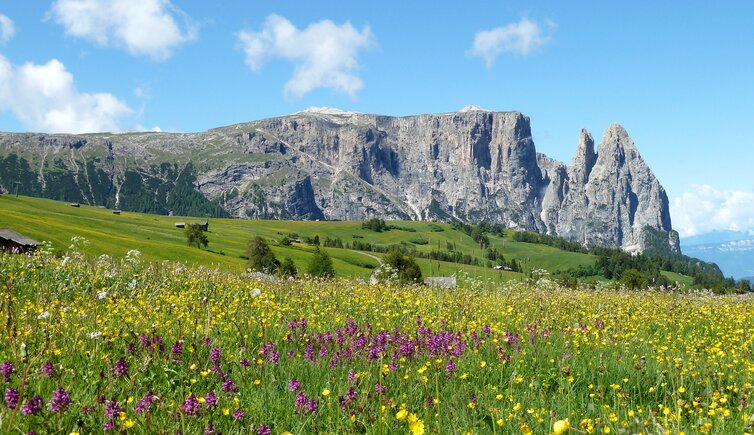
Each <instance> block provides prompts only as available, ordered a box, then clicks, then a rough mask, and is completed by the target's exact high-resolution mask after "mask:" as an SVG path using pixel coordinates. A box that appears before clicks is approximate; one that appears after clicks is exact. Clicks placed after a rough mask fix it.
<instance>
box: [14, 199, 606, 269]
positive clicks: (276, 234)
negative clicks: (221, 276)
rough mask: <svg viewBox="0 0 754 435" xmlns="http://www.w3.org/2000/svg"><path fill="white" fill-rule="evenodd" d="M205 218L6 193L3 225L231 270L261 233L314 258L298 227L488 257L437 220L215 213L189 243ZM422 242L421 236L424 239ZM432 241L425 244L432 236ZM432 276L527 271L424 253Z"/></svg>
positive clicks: (536, 248)
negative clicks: (377, 228) (381, 225)
mask: <svg viewBox="0 0 754 435" xmlns="http://www.w3.org/2000/svg"><path fill="white" fill-rule="evenodd" d="M197 220H204V218H191V217H179V216H159V215H149V214H141V213H131V212H123V213H122V214H121V215H114V214H113V213H112V211H111V210H107V209H101V208H97V207H90V206H86V205H81V207H79V208H75V207H71V206H69V205H68V204H67V203H64V202H59V201H52V200H47V199H40V198H31V197H23V196H21V197H18V198H16V197H15V196H13V195H1V196H0V228H10V229H13V230H15V231H18V232H20V233H22V234H24V235H27V236H29V237H32V238H34V239H37V240H40V241H42V240H48V241H50V242H52V244H53V247H54V248H55V249H57V250H61V251H64V250H66V249H67V247H68V246H69V245H70V240H71V237H73V236H81V237H84V238H86V239H88V240H89V242H90V243H89V245H88V246H87V247H86V253H87V254H91V255H101V254H108V255H112V256H115V257H123V256H125V255H126V253H127V252H128V251H129V250H131V249H137V250H139V251H140V252H141V254H142V257H143V258H144V259H147V260H150V261H161V260H172V261H180V262H185V263H188V264H197V265H210V266H219V267H221V268H223V269H226V270H235V271H238V270H243V269H244V267H245V264H246V260H245V259H244V258H242V256H243V255H245V251H246V244H247V242H248V240H249V239H251V238H252V237H254V236H256V235H260V236H262V237H265V238H266V239H268V240H270V241H272V242H273V243H272V249H273V251H274V252H275V255H276V256H277V257H278V258H280V259H281V260H282V259H283V258H285V257H291V259H293V261H294V262H295V264H296V266H297V267H298V268H299V270H303V269H304V268H305V267H306V265H307V264H308V262H309V260H310V258H311V255H312V254H311V253H312V251H313V247H311V246H308V245H306V244H301V243H294V244H293V245H291V246H283V245H281V244H279V243H278V241H279V240H280V239H281V238H282V237H283V235H286V234H292V233H295V234H297V235H298V237H299V238H301V239H303V238H306V237H314V236H319V238H320V240H321V241H322V242H324V239H325V237H330V238H333V239H334V238H340V239H342V240H343V241H344V242H352V241H354V240H359V241H362V242H369V243H374V244H377V245H382V246H388V245H393V244H396V245H401V244H402V245H404V246H407V247H412V248H415V249H416V250H417V251H419V252H429V251H431V250H437V249H439V250H445V249H446V246H447V244H448V243H452V244H455V249H456V250H458V251H460V252H462V253H464V254H470V255H471V256H473V257H476V258H479V259H480V260H482V264H486V260H484V259H483V254H484V252H483V250H481V249H480V248H479V245H478V244H476V243H475V242H474V241H473V240H472V239H471V238H470V237H469V236H467V235H466V234H464V233H463V232H460V231H456V230H454V229H453V228H452V227H451V226H450V225H448V224H443V223H431V222H411V221H392V222H390V224H391V225H394V226H396V227H399V229H394V230H390V231H385V232H380V233H377V232H374V231H371V230H364V229H362V228H361V222H360V221H353V222H312V221H273V220H264V221H250V220H238V219H211V220H210V227H209V232H208V234H207V235H208V238H209V241H210V244H209V246H208V249H205V250H199V249H196V248H192V247H189V246H187V245H186V239H185V236H184V233H183V230H181V229H178V228H175V223H176V222H187V223H188V222H192V221H197ZM417 242H419V243H417ZM425 242H426V243H425ZM490 242H491V244H492V246H494V247H496V248H497V249H498V250H499V251H500V252H502V253H503V255H504V256H505V258H506V259H515V260H518V261H519V262H520V263H521V264H522V265H523V266H525V267H526V268H539V269H546V270H548V271H551V272H554V271H557V270H563V269H568V268H570V267H576V266H578V265H582V264H583V265H591V264H593V263H594V261H595V257H594V256H591V255H586V254H578V253H572V252H565V251H561V250H558V249H556V248H552V247H549V246H544V245H535V244H530V243H520V242H514V241H512V240H510V239H509V238H507V237H506V238H500V237H495V236H491V237H490ZM324 249H325V250H326V251H327V252H328V254H329V255H330V256H331V257H332V258H333V261H334V265H335V268H336V271H337V273H338V274H339V275H342V276H351V277H358V278H368V277H369V276H370V275H371V273H372V270H373V269H374V268H376V267H378V266H379V263H378V261H377V260H376V259H374V258H373V257H374V256H377V257H380V256H381V254H379V253H371V252H369V253H365V252H360V251H354V250H350V249H338V248H324ZM418 262H419V265H420V267H421V269H422V273H423V274H424V275H425V276H438V275H439V276H447V275H451V274H454V273H455V274H463V273H464V272H465V273H468V274H470V275H472V276H474V277H476V278H477V279H484V280H489V281H492V282H502V281H506V280H510V279H520V278H521V276H522V275H521V274H518V273H511V272H501V271H495V270H492V269H489V268H487V267H478V266H470V265H464V264H457V263H448V262H441V261H434V260H425V259H421V258H419V259H418Z"/></svg>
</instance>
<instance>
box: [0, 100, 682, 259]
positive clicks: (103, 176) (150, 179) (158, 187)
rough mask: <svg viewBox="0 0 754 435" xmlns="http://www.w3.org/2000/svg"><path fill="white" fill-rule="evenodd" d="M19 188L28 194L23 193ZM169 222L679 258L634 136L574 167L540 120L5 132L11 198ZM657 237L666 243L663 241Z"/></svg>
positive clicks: (585, 154) (337, 115)
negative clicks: (439, 237) (295, 225)
mask: <svg viewBox="0 0 754 435" xmlns="http://www.w3.org/2000/svg"><path fill="white" fill-rule="evenodd" d="M17 181H20V184H15V183H16V182H17ZM16 188H18V189H19V191H20V192H21V193H23V194H26V195H32V196H42V197H48V198H53V199H61V200H65V201H72V202H81V203H87V204H92V205H104V206H108V207H118V208H122V209H125V210H134V211H143V212H152V213H162V214H170V213H172V214H193V215H198V214H211V215H220V216H223V215H227V216H232V217H238V218H269V219H281V218H286V219H312V220H314V219H320V220H358V219H366V218H371V217H380V218H383V219H412V220H443V221H447V220H452V219H459V220H461V221H465V222H480V221H487V222H494V223H502V224H505V225H506V226H509V227H512V228H516V229H526V230H531V231H537V232H542V233H547V234H550V235H553V236H559V237H564V238H567V239H569V240H573V241H577V242H579V243H583V244H586V245H602V246H609V247H620V248H623V249H626V250H629V251H642V250H644V249H645V248H647V247H648V246H649V245H652V247H653V249H659V250H669V251H673V252H679V249H680V248H679V245H678V238H677V233H676V232H675V231H673V230H672V227H671V222H670V214H669V210H668V199H667V195H666V194H665V191H664V189H663V188H662V186H661V185H660V183H659V181H658V180H657V179H656V178H655V176H654V175H653V174H652V171H651V170H650V169H649V167H648V166H647V164H646V162H644V160H643V159H642V158H641V156H640V155H639V152H638V150H637V148H636V146H635V144H634V143H633V141H632V140H631V139H630V137H629V136H628V134H627V133H626V131H625V129H624V128H623V127H622V126H620V125H618V124H614V125H611V126H610V127H609V128H608V129H607V131H606V132H605V134H604V136H603V138H602V141H601V143H600V144H599V146H598V147H597V149H596V151H595V149H594V140H593V139H592V136H591V134H589V133H588V132H586V131H585V130H582V132H581V136H580V140H579V144H578V147H577V151H576V155H575V157H574V158H573V161H572V162H571V164H570V165H569V166H566V165H564V164H563V163H561V162H558V161H555V160H553V159H550V158H549V157H547V156H545V155H543V154H540V153H537V151H536V149H535V146H534V142H533V140H532V135H531V127H530V123H529V118H528V117H527V116H525V115H523V114H521V113H519V112H492V111H488V110H484V109H481V108H478V107H475V106H469V107H466V108H464V110H462V111H460V112H453V113H444V114H430V115H418V116H406V117H391V116H381V115H373V114H362V113H356V112H346V111H342V110H338V109H330V108H311V109H307V110H305V111H303V112H298V113H295V114H293V115H289V116H282V117H277V118H271V119H264V120H260V121H255V122H250V123H245V124H237V125H231V126H228V127H222V128H217V129H212V130H209V131H207V132H203V133H125V134H87V135H60V134H33V133H4V134H0V189H3V190H5V191H8V192H12V191H15V189H16ZM658 240H659V243H658Z"/></svg>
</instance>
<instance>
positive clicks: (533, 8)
mask: <svg viewBox="0 0 754 435" xmlns="http://www.w3.org/2000/svg"><path fill="white" fill-rule="evenodd" d="M0 15H1V16H0V130H2V131H92V130H95V131H96V130H99V131H102V130H134V129H153V128H159V129H161V130H164V131H200V130H205V129H208V128H212V127H217V126H221V125H227V124H232V123H236V122H243V121H249V120H254V119H260V118H266V117H271V116H277V115H282V114H288V113H292V112H295V111H298V110H301V109H303V108H306V107H309V106H330V107H338V108H341V109H347V110H356V111H360V112H369V113H380V114H387V115H409V114H418V113H436V112H447V111H454V110H458V109H460V108H462V107H463V106H465V105H468V104H475V105H479V106H482V107H484V108H488V109H493V110H520V111H522V112H523V113H525V114H527V115H528V116H530V117H531V120H532V130H533V134H534V140H535V143H536V146H537V149H538V150H539V151H541V152H544V153H546V154H548V155H550V156H551V157H554V158H557V159H559V160H562V161H565V162H569V161H570V159H571V156H572V154H573V152H574V151H575V149H576V145H577V141H578V133H579V130H580V129H581V128H582V127H585V128H587V129H588V130H590V131H591V132H592V134H593V135H594V136H595V139H596V140H597V141H598V142H599V140H600V138H601V137H602V133H603V131H604V130H605V128H606V127H607V126H608V125H609V124H611V123H613V122H619V123H621V124H623V125H624V126H625V127H626V129H627V130H628V132H629V134H630V135H631V136H632V137H633V139H634V141H635V142H636V144H637V146H638V147H639V150H640V152H641V154H642V156H643V157H644V158H645V159H646V160H647V161H648V162H649V164H650V166H651V167H652V169H653V170H654V172H655V174H656V175H657V176H658V177H659V179H660V181H661V182H662V184H663V185H664V186H665V188H666V190H667V191H668V195H669V197H670V201H671V216H672V218H673V224H674V227H676V228H677V229H679V230H680V231H681V233H682V235H695V234H697V235H698V234H702V233H705V232H709V231H714V230H739V231H754V175H752V173H754V171H752V169H753V167H754V163H753V162H754V146H752V145H754V144H753V143H752V142H753V141H752V138H754V103H753V102H754V80H753V79H752V77H754V18H753V17H754V2H743V1H741V2H714V3H713V2H702V1H665V2H656V1H653V2H650V1H645V2H622V3H616V2H597V1H594V2H586V1H579V2H563V1H542V2H536V3H533V2H532V3H529V2H515V1H507V2H503V1H468V2H430V1H415V2H405V1H400V2H397V1H396V2H391V1H380V2H335V1H320V2H316V4H315V3H313V2H300V1H255V2H249V1H223V0H218V1H212V2H204V1H179V0H172V2H171V1H168V0H141V1H139V2H133V1H130V0H55V1H41V0H40V1H33V2H28V1H23V2H22V1H10V0H0Z"/></svg>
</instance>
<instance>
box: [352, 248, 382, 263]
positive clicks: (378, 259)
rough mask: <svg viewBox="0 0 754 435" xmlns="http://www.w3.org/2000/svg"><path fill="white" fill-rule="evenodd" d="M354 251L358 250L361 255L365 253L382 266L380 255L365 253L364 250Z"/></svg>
mask: <svg viewBox="0 0 754 435" xmlns="http://www.w3.org/2000/svg"><path fill="white" fill-rule="evenodd" d="M354 252H358V253H359V254H361V255H366V256H367V257H369V258H371V259H373V260H376V261H377V262H378V263H380V266H382V258H380V257H378V256H376V255H374V254H369V253H366V252H364V251H354Z"/></svg>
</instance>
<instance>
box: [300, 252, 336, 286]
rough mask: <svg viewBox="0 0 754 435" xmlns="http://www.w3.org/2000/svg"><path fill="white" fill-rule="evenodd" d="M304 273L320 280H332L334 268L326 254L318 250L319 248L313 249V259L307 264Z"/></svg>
mask: <svg viewBox="0 0 754 435" xmlns="http://www.w3.org/2000/svg"><path fill="white" fill-rule="evenodd" d="M306 273H308V274H309V275H311V276H318V277H322V278H332V277H334V276H335V268H334V267H333V265H332V260H331V259H330V256H329V255H327V252H325V251H323V250H321V249H319V246H317V247H316V248H314V257H312V260H311V261H310V262H309V266H308V267H307V268H306Z"/></svg>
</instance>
